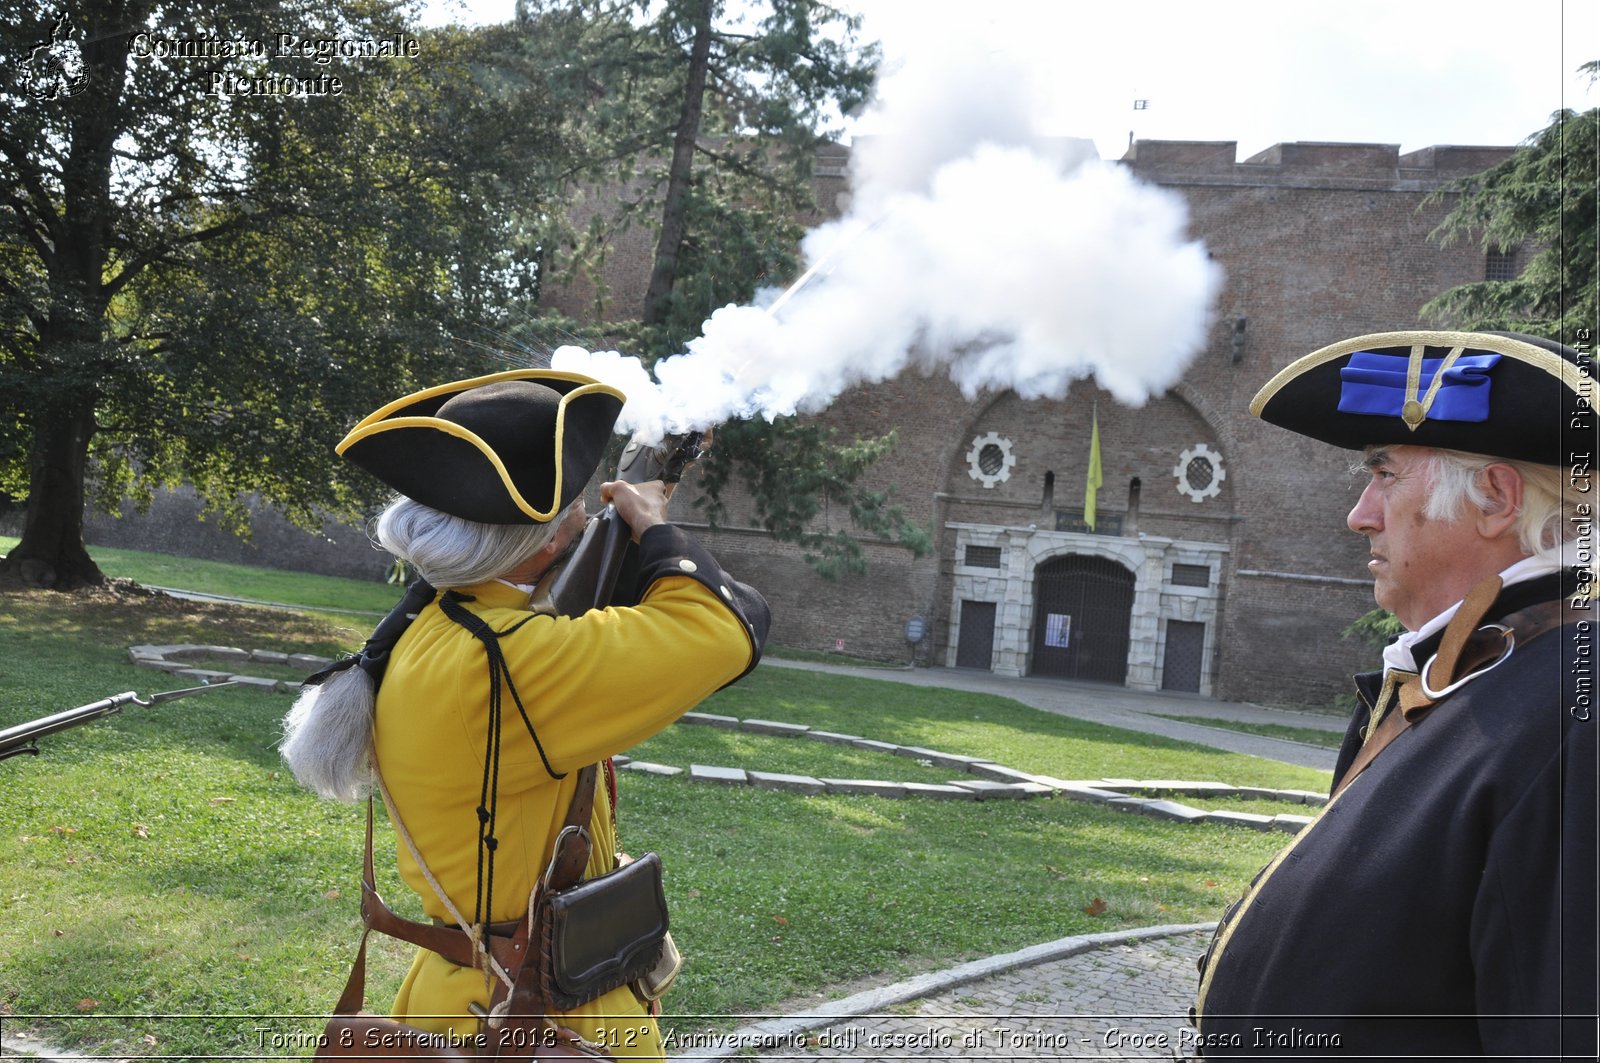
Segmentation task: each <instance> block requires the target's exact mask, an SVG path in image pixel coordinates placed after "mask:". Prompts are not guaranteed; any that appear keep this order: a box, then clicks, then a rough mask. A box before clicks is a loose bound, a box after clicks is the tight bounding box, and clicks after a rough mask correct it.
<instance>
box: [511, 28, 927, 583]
mask: <svg viewBox="0 0 1600 1063" xmlns="http://www.w3.org/2000/svg"><path fill="white" fill-rule="evenodd" d="M730 8H731V5H727V4H725V3H723V2H722V0H668V2H667V3H665V4H663V5H661V6H660V7H659V8H657V9H653V12H652V9H649V8H648V7H647V6H646V5H639V4H634V3H627V2H623V3H613V2H609V0H545V2H538V0H522V2H521V3H519V5H518V21H519V24H520V25H522V26H524V27H526V28H527V31H528V41H529V47H530V49H535V50H542V51H543V53H544V54H545V55H546V56H547V59H546V63H547V64H548V65H550V66H552V67H556V66H559V67H560V68H561V69H562V71H563V72H564V76H562V77H559V78H555V79H553V80H554V82H555V84H556V85H557V86H558V88H557V91H558V92H561V93H563V97H562V98H563V100H564V102H565V104H566V107H567V111H568V114H569V123H570V126H571V135H572V138H573V140H574V141H575V142H578V143H580V144H581V145H582V149H581V151H580V155H579V157H580V158H581V159H582V160H583V162H582V163H581V165H580V168H579V170H577V171H575V172H574V175H573V177H574V180H578V181H585V182H588V183H589V184H590V185H591V187H592V188H603V189H604V190H605V191H604V192H603V193H600V195H601V196H602V197H603V198H606V199H607V200H609V201H613V202H614V203H615V205H616V206H615V210H614V211H613V212H612V213H610V214H597V215H596V216H595V217H594V218H593V220H592V222H591V224H590V226H589V227H588V228H587V230H586V231H584V232H582V233H574V234H571V239H572V243H573V244H574V246H575V251H574V253H573V255H572V256H571V261H570V263H569V264H568V265H567V266H566V268H567V269H573V270H576V269H583V268H584V265H585V260H586V258H590V257H592V258H594V259H599V258H601V257H603V255H604V254H605V253H606V251H607V249H608V246H609V244H610V243H611V242H612V241H613V240H615V238H616V236H617V234H618V233H620V232H621V231H623V230H625V229H626V228H627V227H628V226H631V225H636V224H653V225H654V228H655V231H656V241H655V254H654V256H653V260H652V268H651V272H650V280H649V285H648V288H647V292H646V295H645V298H644V302H643V305H642V306H641V307H640V310H639V318H638V320H637V321H602V322H600V323H598V325H597V326H595V327H593V328H589V329H585V328H583V327H580V326H575V325H574V324H573V323H571V322H554V321H551V320H550V319H548V318H545V319H542V320H538V321H533V322H523V323H521V324H512V325H510V326H508V330H509V331H510V332H511V333H512V334H513V335H516V336H518V337H520V338H522V339H523V340H524V341H525V342H527V343H528V345H529V346H533V347H539V346H550V345H551V344H550V343H549V342H547V340H544V338H545V337H548V336H549V335H551V331H550V330H551V329H552V328H556V329H560V330H564V331H565V333H566V334H565V335H564V336H563V337H562V341H563V342H565V341H574V342H584V343H587V344H588V345H589V346H599V345H602V344H605V345H619V346H621V347H622V348H623V349H625V350H630V351H633V352H635V353H638V354H640V355H641V356H642V357H644V359H645V360H646V361H647V362H651V361H653V360H655V359H657V358H660V357H665V356H668V355H671V354H674V353H677V352H679V351H681V350H682V349H683V345H684V344H685V343H686V342H687V341H688V340H689V339H691V338H693V337H694V336H696V335H698V334H699V331H700V328H701V325H702V323H703V322H704V321H705V319H706V318H707V317H708V316H710V314H711V312H712V311H714V310H715V309H717V308H718V307H720V306H723V305H725V304H727V303H730V302H732V303H748V302H750V301H751V300H752V299H753V298H754V297H755V294H756V291H757V289H758V288H759V287H761V286H769V287H777V286H781V285H783V284H786V283H787V282H788V280H789V279H790V278H792V277H793V276H794V275H795V274H796V273H797V272H798V270H799V256H798V253H797V250H798V246H799V241H800V237H801V236H802V235H803V233H804V225H803V220H804V219H806V218H814V217H816V216H817V214H818V210H817V204H816V202H815V199H814V197H813V195H812V186H811V167H812V160H813V159H814V157H815V153H816V149H817V147H818V146H819V145H821V144H822V143H825V142H826V140H827V138H828V135H829V133H830V129H829V126H828V122H829V119H830V116H834V115H842V114H844V113H848V112H850V111H852V110H854V109H855V108H857V107H859V106H860V105H861V104H862V103H863V102H864V101H865V99H866V95H867V93H868V91H869V90H870V88H871V85H872V79H873V76H874V73H875V64H876V60H877V49H876V47H875V46H868V47H859V46H858V45H857V43H856V40H855V34H856V31H857V29H858V27H859V20H858V19H857V18H855V17H853V16H848V15H845V14H844V13H842V12H840V11H839V10H838V9H836V8H833V7H831V6H829V5H828V4H825V3H820V2H818V0H766V2H765V3H763V4H761V5H753V6H751V7H747V8H745V9H744V10H743V13H742V14H736V13H734V12H732V11H731V10H730ZM558 59H559V62H558ZM894 440H895V436H894V433H893V432H890V433H887V434H885V435H884V436H882V437H879V438H877V439H869V440H855V441H851V442H840V441H837V440H835V439H834V438H833V436H832V434H831V433H830V432H828V431H826V430H825V429H823V428H822V427H820V426H819V425H817V424H814V423H810V422H807V421H804V420H802V419H799V418H793V417H786V418H780V419H778V420H777V421H775V422H772V423H770V424H769V423H768V422H766V421H763V420H755V421H748V422H738V423H734V424H729V425H724V426H722V427H721V428H719V430H718V442H717V446H716V447H715V449H714V450H713V451H712V454H711V456H710V457H709V458H707V459H706V461H705V462H704V468H703V472H704V475H703V476H702V477H700V478H699V479H698V480H697V482H698V483H699V485H700V486H701V487H702V489H703V490H702V494H701V499H702V501H703V503H704V508H705V511H706V515H707V517H708V519H709V520H710V521H711V522H712V523H713V524H715V523H716V522H717V521H718V520H719V518H720V517H722V516H723V515H724V514H725V512H726V505H725V502H724V496H725V494H726V492H728V491H729V490H730V489H731V488H732V486H733V485H734V484H735V483H740V484H742V485H743V487H744V489H745V490H746V491H747V492H748V494H749V496H750V499H751V501H752V502H753V504H754V507H755V510H756V516H757V519H758V520H760V522H761V523H762V525H763V526H764V527H765V528H766V529H767V530H768V531H770V532H772V534H773V535H774V537H776V538H778V539H780V540H783V541H788V542H795V543H798V544H799V545H801V546H802V548H804V549H805V550H806V551H807V554H808V556H809V557H810V558H811V559H812V562H813V564H814V565H815V566H816V568H817V569H818V570H819V571H820V572H822V573H824V574H825V575H830V576H832V575H839V574H844V573H849V572H857V571H860V570H861V569H862V568H863V567H864V564H865V562H864V558H863V554H862V550H861V547H860V544H859V543H858V542H857V541H856V539H855V538H854V537H852V536H851V535H850V534H848V533H847V532H845V531H843V530H836V531H833V532H831V533H830V532H822V531H818V530H817V522H818V519H819V516H820V515H821V514H823V513H824V512H825V511H828V512H835V511H836V512H840V513H841V514H843V515H844V516H845V517H846V518H847V520H848V522H849V524H850V525H851V526H852V527H854V528H856V529H858V530H861V531H865V532H867V533H869V534H872V535H875V536H879V537H882V538H886V539H888V540H889V541H892V542H897V543H899V544H901V545H903V546H905V547H906V548H908V549H911V550H912V551H913V552H914V553H917V554H921V553H924V552H926V551H927V550H928V549H929V548H930V546H931V539H930V538H929V536H928V535H927V533H926V532H925V531H923V530H922V529H920V528H918V527H917V526H916V525H915V524H913V523H912V522H910V521H909V520H907V519H906V517H905V514H904V512H903V511H902V510H901V509H900V508H899V507H898V506H896V505H894V504H893V503H892V499H891V498H890V497H889V496H888V495H887V494H886V493H884V492H878V491H873V490H871V489H870V488H868V487H867V486H865V485H864V484H863V479H864V477H865V476H866V475H867V473H868V471H869V469H870V468H871V466H872V463H873V462H874V461H876V460H877V458H878V457H880V456H881V455H882V454H883V453H885V452H886V451H887V450H888V449H889V448H890V447H892V446H893V445H894Z"/></svg>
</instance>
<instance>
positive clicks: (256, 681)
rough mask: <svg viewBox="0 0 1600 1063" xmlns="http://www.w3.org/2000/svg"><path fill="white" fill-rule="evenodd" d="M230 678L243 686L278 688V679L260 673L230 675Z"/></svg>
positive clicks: (263, 688)
mask: <svg viewBox="0 0 1600 1063" xmlns="http://www.w3.org/2000/svg"><path fill="white" fill-rule="evenodd" d="M228 678H229V679H231V680H233V681H234V682H235V683H238V684H239V685H240V686H242V687H255V688H257V689H259V690H277V689H278V681H277V680H276V679H267V678H266V677H264V676H259V675H230V676H229V677H228Z"/></svg>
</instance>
